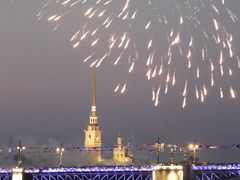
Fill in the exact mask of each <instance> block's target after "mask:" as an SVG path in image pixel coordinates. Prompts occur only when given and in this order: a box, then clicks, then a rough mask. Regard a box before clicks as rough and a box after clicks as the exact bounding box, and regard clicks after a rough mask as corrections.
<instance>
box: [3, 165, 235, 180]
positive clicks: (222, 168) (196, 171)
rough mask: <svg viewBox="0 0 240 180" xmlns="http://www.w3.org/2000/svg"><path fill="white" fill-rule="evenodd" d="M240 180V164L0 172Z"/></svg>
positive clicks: (74, 179) (89, 178) (25, 178)
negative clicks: (235, 179)
mask: <svg viewBox="0 0 240 180" xmlns="http://www.w3.org/2000/svg"><path fill="white" fill-rule="evenodd" d="M236 177H239V178H240V164H230V165H208V166H194V165H192V166H190V165H187V166H181V165H178V166H175V165H171V166H164V165H156V166H128V167H117V166H113V167H81V168H39V169H37V168H32V169H21V168H16V169H0V180H218V179H219V180H227V179H232V178H236Z"/></svg>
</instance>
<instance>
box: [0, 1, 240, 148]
mask: <svg viewBox="0 0 240 180" xmlns="http://www.w3.org/2000/svg"><path fill="white" fill-rule="evenodd" d="M230 3H232V4H233V7H234V6H235V7H237V8H238V7H240V2H239V1H238V0H229V4H230ZM41 5H42V3H39V2H36V1H32V0H31V1H24V0H19V1H17V2H14V3H11V1H10V0H1V1H0V119H1V124H0V144H1V145H5V144H8V139H9V137H10V136H12V138H13V144H16V143H17V141H18V139H19V138H22V139H25V140H26V141H27V140H29V141H31V140H32V141H36V142H38V143H46V142H47V141H49V139H54V140H56V141H58V142H63V143H65V144H76V145H83V139H84V128H85V127H86V125H87V123H88V117H89V112H90V106H91V87H92V84H91V70H90V68H89V65H88V64H84V63H82V59H81V57H82V56H81V53H82V52H81V51H79V50H78V49H73V48H72V44H71V43H70V42H69V40H68V39H69V36H68V34H67V33H64V31H56V32H51V28H50V25H49V24H48V23H47V22H43V21H40V22H37V21H36V17H35V16H36V14H37V12H38V11H39V9H41ZM235 13H238V17H240V11H239V9H237V10H236V11H235ZM239 31H240V27H239V24H238V29H235V30H234V32H235V33H238V36H239V35H240V34H239ZM236 41H237V42H236V43H237V44H240V39H239V37H238V39H236ZM121 74H122V71H121V67H119V68H116V67H113V66H112V65H110V64H108V63H106V64H105V65H104V66H101V67H100V68H99V69H98V71H97V112H98V117H99V124H100V127H101V128H102V130H103V133H102V136H103V138H102V139H103V144H104V145H113V144H114V143H115V142H116V137H117V135H118V134H119V133H121V134H122V136H123V138H124V140H125V142H126V139H131V140H132V142H133V143H135V144H143V143H149V144H151V143H155V142H156V139H157V137H158V136H159V137H160V141H161V142H166V143H170V144H171V143H172V144H188V143H189V142H192V141H193V139H196V140H197V141H198V142H199V143H202V144H217V145H218V144H239V143H240V141H239V137H240V130H239V127H240V98H239V97H240V81H239V78H240V76H239V70H238V73H237V75H236V77H235V81H232V82H231V83H232V84H234V86H235V87H237V88H238V89H236V94H237V98H236V99H235V100H232V99H230V98H225V99H224V100H221V99H220V98H219V96H217V95H216V92H214V91H210V92H209V96H208V97H207V100H206V101H205V102H204V103H203V104H201V103H199V102H197V101H196V99H195V97H192V98H191V96H190V97H189V98H190V99H188V104H187V107H186V108H185V109H182V107H181V102H182V100H181V99H180V98H179V96H177V95H176V93H177V92H176V90H174V89H172V90H170V92H169V93H168V95H167V96H163V97H162V98H161V100H160V104H159V106H157V107H155V106H154V105H153V103H152V102H151V96H152V94H151V93H152V92H151V84H150V82H149V81H147V80H146V77H145V73H144V72H141V68H139V69H138V71H136V72H135V74H134V76H131V77H130V78H129V84H128V88H127V91H126V93H125V94H124V95H119V94H115V93H114V88H115V85H116V84H117V82H118V77H120V75H121Z"/></svg>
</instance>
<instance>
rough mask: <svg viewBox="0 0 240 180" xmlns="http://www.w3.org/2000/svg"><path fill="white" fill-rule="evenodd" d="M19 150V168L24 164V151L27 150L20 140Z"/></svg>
mask: <svg viewBox="0 0 240 180" xmlns="http://www.w3.org/2000/svg"><path fill="white" fill-rule="evenodd" d="M17 150H18V168H19V167H21V166H22V151H23V150H25V146H22V143H21V141H20V140H19V143H18V147H17Z"/></svg>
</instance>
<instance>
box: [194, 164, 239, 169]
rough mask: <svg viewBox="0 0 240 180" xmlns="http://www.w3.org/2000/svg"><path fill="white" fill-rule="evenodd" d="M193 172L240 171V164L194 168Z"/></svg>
mask: <svg viewBox="0 0 240 180" xmlns="http://www.w3.org/2000/svg"><path fill="white" fill-rule="evenodd" d="M192 170H240V164H234V165H232V164H228V165H208V166H192Z"/></svg>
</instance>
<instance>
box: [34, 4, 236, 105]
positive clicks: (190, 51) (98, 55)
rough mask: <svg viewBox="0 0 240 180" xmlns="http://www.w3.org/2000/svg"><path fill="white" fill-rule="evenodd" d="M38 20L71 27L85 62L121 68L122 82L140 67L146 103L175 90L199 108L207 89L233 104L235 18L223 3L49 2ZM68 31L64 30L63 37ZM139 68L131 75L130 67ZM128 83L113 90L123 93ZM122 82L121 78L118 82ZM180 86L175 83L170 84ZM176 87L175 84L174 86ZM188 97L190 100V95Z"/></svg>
mask: <svg viewBox="0 0 240 180" xmlns="http://www.w3.org/2000/svg"><path fill="white" fill-rule="evenodd" d="M44 3H45V4H44V6H43V8H42V10H41V11H40V12H39V13H38V14H37V20H38V21H40V20H44V21H45V20H47V21H48V22H50V23H52V24H53V28H52V31H56V30H57V29H58V28H59V27H64V28H69V29H71V34H69V40H70V42H71V43H72V46H73V48H76V49H77V48H79V49H80V50H81V48H82V47H83V46H84V47H87V49H88V53H87V52H85V53H84V54H85V55H86V56H85V57H84V58H83V62H85V63H89V65H90V66H96V67H99V66H101V65H104V63H112V64H113V66H118V64H120V63H122V64H123V63H124V64H126V66H125V67H126V71H127V72H128V76H129V75H131V74H133V72H134V70H135V69H136V68H135V66H136V65H137V64H144V71H145V75H146V79H147V80H149V81H151V82H152V87H151V88H150V89H151V90H152V101H153V104H154V105H156V106H157V105H158V104H159V100H160V96H163V95H167V94H168V92H169V89H170V88H173V87H174V88H176V89H177V91H178V92H179V95H180V96H181V97H182V103H181V104H182V107H183V108H185V107H186V106H187V99H188V97H189V96H191V97H192V96H194V97H195V99H196V100H198V101H199V102H202V103H203V102H204V101H205V100H206V97H207V95H208V94H209V91H210V90H212V91H213V90H214V91H217V92H216V93H217V94H219V97H220V98H227V97H228V98H232V99H235V98H237V93H236V91H237V86H236V84H234V83H232V81H233V79H234V77H238V76H240V74H239V69H240V58H239V55H238V54H239V52H238V49H237V48H236V43H235V41H236V40H235V39H236V37H237V35H239V34H236V28H237V27H238V26H239V23H238V17H237V15H235V13H234V12H233V11H232V10H231V8H230V5H229V4H228V3H229V2H225V1H224V0H221V1H220V0H184V1H177V0H166V1H158V0H148V1H147V0H124V1H117V0H48V1H45V2H44ZM68 32H69V31H68ZM136 70H137V69H136ZM127 78H128V77H126V78H124V79H125V80H120V81H119V83H118V84H117V85H116V87H115V90H114V92H115V93H121V94H122V93H124V92H125V91H126V89H127V82H128V81H127ZM120 79H121V78H120ZM176 82H178V83H176ZM176 84H178V85H176ZM193 94H194V95H193Z"/></svg>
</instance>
